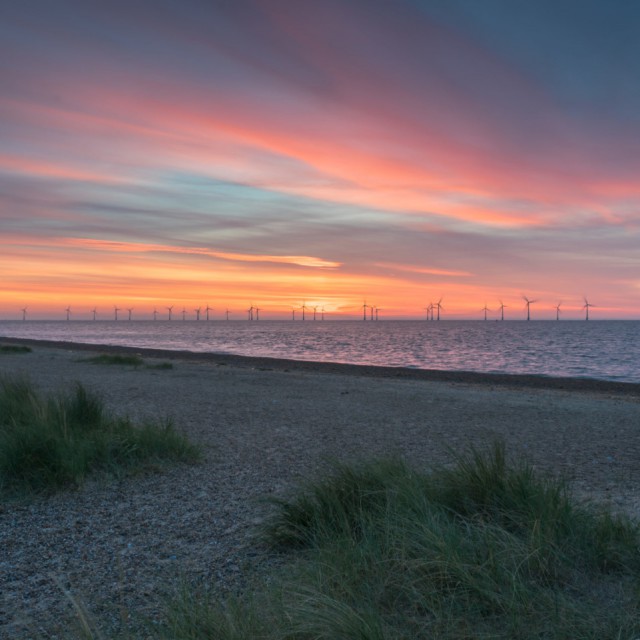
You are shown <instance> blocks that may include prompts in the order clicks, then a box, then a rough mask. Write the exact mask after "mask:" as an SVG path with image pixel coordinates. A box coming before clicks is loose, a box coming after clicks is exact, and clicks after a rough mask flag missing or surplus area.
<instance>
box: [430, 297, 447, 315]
mask: <svg viewBox="0 0 640 640" xmlns="http://www.w3.org/2000/svg"><path fill="white" fill-rule="evenodd" d="M441 302H442V298H440V300H438V302H436V304H435V307H436V309H437V310H438V315H437V320H440V309H443V308H444V307H443V306H442V305H441V304H440V303H441ZM431 319H432V320H433V310H432V311H431Z"/></svg>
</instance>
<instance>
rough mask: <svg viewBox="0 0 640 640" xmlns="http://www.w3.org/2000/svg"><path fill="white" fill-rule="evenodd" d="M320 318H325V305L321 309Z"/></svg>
mask: <svg viewBox="0 0 640 640" xmlns="http://www.w3.org/2000/svg"><path fill="white" fill-rule="evenodd" d="M320 314H321V315H320V320H324V307H322V309H321V310H320Z"/></svg>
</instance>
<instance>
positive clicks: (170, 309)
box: [167, 305, 173, 322]
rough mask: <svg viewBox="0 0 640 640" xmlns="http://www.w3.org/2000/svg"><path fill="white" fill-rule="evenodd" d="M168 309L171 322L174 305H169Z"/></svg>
mask: <svg viewBox="0 0 640 640" xmlns="http://www.w3.org/2000/svg"><path fill="white" fill-rule="evenodd" d="M167 311H168V312H169V322H171V312H172V311H173V305H171V306H170V307H167Z"/></svg>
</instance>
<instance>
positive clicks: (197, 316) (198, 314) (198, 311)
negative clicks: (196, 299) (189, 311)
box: [194, 307, 200, 320]
mask: <svg viewBox="0 0 640 640" xmlns="http://www.w3.org/2000/svg"><path fill="white" fill-rule="evenodd" d="M194 311H195V312H196V320H200V307H198V308H197V309H194Z"/></svg>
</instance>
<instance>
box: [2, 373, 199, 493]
mask: <svg viewBox="0 0 640 640" xmlns="http://www.w3.org/2000/svg"><path fill="white" fill-rule="evenodd" d="M197 457H198V451H197V449H196V448H195V447H194V446H193V445H191V444H190V443H189V442H188V441H187V439H186V437H185V436H184V435H183V434H181V433H178V432H177V431H176V430H175V429H174V428H173V426H172V424H171V423H170V422H160V423H156V422H148V423H145V424H143V425H141V426H137V425H134V424H133V423H132V422H131V421H130V420H129V419H127V418H121V417H114V416H112V415H110V414H109V413H108V412H107V411H106V410H105V407H104V404H103V402H102V400H101V399H100V398H99V397H98V396H97V395H95V394H94V393H92V392H90V391H88V390H87V389H85V388H84V387H83V386H82V385H81V384H77V385H76V386H75V387H74V388H73V389H72V390H71V391H70V392H68V393H66V394H63V395H60V396H57V397H48V398H42V397H41V396H40V395H39V394H38V393H37V392H36V391H35V389H34V388H33V386H32V385H31V384H30V383H29V382H27V381H25V380H19V379H18V380H10V379H3V380H1V381H0V490H2V492H3V493H5V494H28V493H34V492H47V491H53V490H56V489H59V488H61V487H64V486H68V485H74V484H75V485H77V484H79V483H81V482H82V480H83V479H84V478H85V477H86V476H87V475H88V474H89V473H91V472H93V471H105V472H108V473H112V474H116V475H119V474H121V473H123V472H127V471H131V470H134V469H136V468H140V467H141V466H144V465H149V464H153V463H156V462H164V461H172V460H177V461H193V460H195V459H197Z"/></svg>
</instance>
